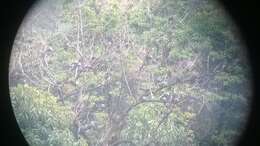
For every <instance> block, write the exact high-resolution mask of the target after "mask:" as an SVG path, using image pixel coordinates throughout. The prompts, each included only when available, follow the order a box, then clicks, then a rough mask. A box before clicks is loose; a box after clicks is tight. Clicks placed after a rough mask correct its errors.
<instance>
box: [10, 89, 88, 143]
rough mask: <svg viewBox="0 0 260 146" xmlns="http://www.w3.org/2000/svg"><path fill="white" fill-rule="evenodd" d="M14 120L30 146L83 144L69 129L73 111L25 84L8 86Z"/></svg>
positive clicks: (54, 98) (45, 93)
mask: <svg viewBox="0 0 260 146" xmlns="http://www.w3.org/2000/svg"><path fill="white" fill-rule="evenodd" d="M10 90H11V99H12V104H13V108H14V111H15V115H16V119H17V122H18V124H19V126H20V128H21V130H22V132H23V134H24V136H25V138H26V139H27V140H28V142H29V144H30V145H37V146H38V145H56V146H63V145H71V146H83V145H84V146H85V145H87V144H86V143H85V142H84V140H81V141H78V142H77V141H76V140H75V139H74V137H73V135H72V133H71V131H70V127H71V126H72V119H73V116H74V115H73V113H72V112H71V110H70V108H69V106H62V105H60V104H59V103H57V98H56V97H54V96H52V95H50V94H49V93H47V92H44V91H41V90H39V89H37V88H35V87H31V86H28V85H18V86H17V87H14V88H11V89H10Z"/></svg>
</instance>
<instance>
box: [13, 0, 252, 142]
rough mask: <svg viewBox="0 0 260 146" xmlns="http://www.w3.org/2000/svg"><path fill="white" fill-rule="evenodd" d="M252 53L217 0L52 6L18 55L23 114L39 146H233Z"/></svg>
mask: <svg viewBox="0 0 260 146" xmlns="http://www.w3.org/2000/svg"><path fill="white" fill-rule="evenodd" d="M244 50H245V46H244V45H243V43H242V40H241V39H240V36H239V31H238V30H237V28H236V26H235V24H234V23H233V22H232V20H231V19H230V17H229V16H228V15H227V14H226V12H225V11H224V9H223V8H222V7H221V6H220V5H219V4H218V3H216V2H215V1H212V0H60V1H53V0H44V1H42V2H39V3H38V4H36V5H35V7H33V9H32V10H31V12H30V13H29V14H28V16H27V17H26V19H25V21H24V23H23V24H22V25H21V27H20V29H19V32H18V34H17V37H16V40H15V43H14V46H13V51H12V56H11V63H10V72H9V75H10V77H9V79H10V80H9V83H10V92H11V99H12V104H13V109H14V113H15V115H16V119H17V122H18V124H19V126H20V128H21V131H22V133H23V134H24V136H25V138H26V140H27V141H28V143H29V144H30V145H32V146H46V145H53V146H231V145H233V144H234V142H235V140H236V139H237V138H239V135H240V134H241V132H242V131H243V127H244V125H245V123H246V118H247V114H248V110H249V104H250V95H251V88H250V72H249V71H250V68H249V66H248V62H247V58H246V54H245V53H246V52H245V51H244Z"/></svg>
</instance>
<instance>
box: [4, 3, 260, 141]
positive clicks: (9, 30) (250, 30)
mask: <svg viewBox="0 0 260 146" xmlns="http://www.w3.org/2000/svg"><path fill="white" fill-rule="evenodd" d="M36 1H38V0H2V1H1V3H0V24H1V27H0V30H1V31H0V40H1V42H0V68H1V69H0V113H1V116H0V145H3V146H26V145H28V144H27V142H26V141H25V139H24V137H23V135H22V133H21V131H20V129H19V127H18V125H17V123H16V120H15V116H14V113H13V111H12V106H11V101H10V98H9V89H8V88H9V87H8V66H9V57H10V53H11V48H12V44H13V41H14V38H15V35H16V33H17V30H18V28H19V26H20V24H21V22H22V20H23V18H24V16H25V14H26V12H28V9H29V8H30V7H31V6H32V5H33V3H34V2H36ZM220 2H221V3H222V4H223V5H224V7H225V8H226V9H227V11H228V12H229V14H230V15H231V16H232V17H233V19H234V20H235V23H236V24H237V25H238V26H239V28H240V31H241V33H242V37H243V39H244V40H245V43H246V46H247V47H248V58H249V59H250V64H251V67H252V79H253V81H252V83H253V92H254V95H253V96H254V98H253V101H252V107H251V113H250V116H249V119H248V124H247V126H246V130H245V131H244V134H243V135H242V137H241V138H240V141H239V144H238V145H239V146H257V145H258V144H259V139H260V135H259V134H258V133H257V129H258V127H257V117H258V115H257V109H258V107H257V103H258V99H257V97H258V96H259V86H260V84H259V76H258V75H260V73H259V71H258V64H257V63H258V61H259V58H260V56H259V55H260V54H259V52H258V51H257V50H258V49H259V46H260V45H259V41H258V37H259V36H260V23H259V20H260V15H259V14H258V13H259V12H260V10H258V5H257V0H220ZM259 38H260V37H259ZM258 56H259V57H258ZM257 137H259V139H257ZM257 142H258V143H257Z"/></svg>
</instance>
